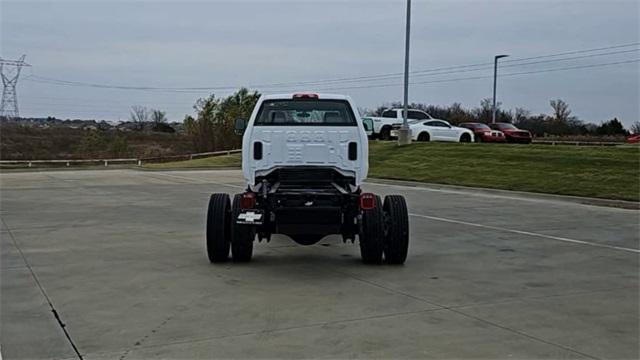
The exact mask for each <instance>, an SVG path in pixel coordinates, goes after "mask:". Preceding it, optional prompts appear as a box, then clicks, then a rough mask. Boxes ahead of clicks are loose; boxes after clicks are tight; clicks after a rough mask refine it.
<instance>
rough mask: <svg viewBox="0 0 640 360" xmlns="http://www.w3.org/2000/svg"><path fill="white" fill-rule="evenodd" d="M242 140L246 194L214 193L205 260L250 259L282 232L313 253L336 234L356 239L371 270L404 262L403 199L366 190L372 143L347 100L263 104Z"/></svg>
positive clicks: (306, 98) (293, 97)
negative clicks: (263, 242) (311, 247)
mask: <svg viewBox="0 0 640 360" xmlns="http://www.w3.org/2000/svg"><path fill="white" fill-rule="evenodd" d="M236 133H239V134H240V133H243V134H244V135H243V139H242V173H243V175H244V178H245V181H246V184H247V186H246V189H245V191H244V192H242V193H240V194H236V195H235V196H234V197H233V201H231V199H230V197H229V195H227V194H220V193H218V194H213V195H211V198H210V199H209V208H208V212H207V243H206V244H207V255H208V257H209V260H210V261H211V262H213V263H218V262H223V261H226V260H227V259H228V257H229V251H230V250H231V255H232V258H233V260H234V261H236V262H244V261H249V260H250V259H251V257H252V254H253V243H254V240H255V239H258V241H261V240H266V241H267V242H268V241H269V240H270V239H271V235H272V234H283V235H286V236H288V237H290V238H291V239H292V240H294V241H295V242H297V243H298V244H301V245H312V244H315V243H317V242H318V241H320V240H321V239H322V238H323V237H325V236H327V235H331V234H338V235H342V239H343V240H344V241H345V242H346V241H347V240H351V241H352V242H354V241H355V239H356V238H357V239H358V242H359V245H360V254H361V256H362V259H363V261H364V262H365V263H374V264H379V263H382V262H383V259H384V261H385V262H387V263H389V264H403V263H404V261H405V259H406V257H407V251H408V244H409V217H408V212H407V205H406V202H405V199H404V198H403V197H402V196H400V195H387V196H385V198H384V201H383V200H382V199H381V198H380V196H378V195H375V194H372V193H367V192H363V191H362V188H361V185H362V183H363V181H364V180H365V179H366V177H367V171H368V155H369V154H368V140H367V134H366V132H365V128H364V125H363V122H362V121H361V119H360V115H359V114H358V110H357V107H356V106H355V104H354V103H353V101H352V100H351V99H350V98H349V97H348V96H344V95H331V94H316V93H296V94H281V95H267V96H262V97H261V98H260V99H259V100H258V102H257V103H256V105H255V108H254V109H253V112H252V114H251V118H250V119H249V120H242V119H240V120H238V121H237V122H236Z"/></svg>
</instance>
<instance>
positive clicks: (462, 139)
mask: <svg viewBox="0 0 640 360" xmlns="http://www.w3.org/2000/svg"><path fill="white" fill-rule="evenodd" d="M460 142H463V143H468V142H471V135H469V134H467V133H464V134H462V135H460Z"/></svg>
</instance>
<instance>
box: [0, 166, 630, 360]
mask: <svg viewBox="0 0 640 360" xmlns="http://www.w3.org/2000/svg"><path fill="white" fill-rule="evenodd" d="M0 181H1V188H0V190H1V193H0V200H1V213H0V215H1V218H2V229H1V232H0V235H1V239H2V242H1V249H2V264H1V265H2V275H1V282H2V283H1V285H2V287H1V291H2V292H1V298H0V300H1V329H0V330H1V340H0V341H1V344H2V347H1V351H2V356H3V358H4V359H27V358H29V359H31V358H52V359H67V358H68V359H74V358H78V357H79V355H78V354H77V353H76V349H77V352H78V353H79V354H80V356H82V358H84V359H142V358H182V359H190V358H317V357H323V358H353V357H356V358H598V359H599V358H629V359H632V358H638V356H639V353H638V352H639V350H638V346H639V344H638V337H639V332H638V323H639V310H638V290H639V289H638V277H639V275H638V270H639V267H638V265H639V263H638V262H639V257H638V255H639V251H638V243H639V231H640V229H639V225H638V220H639V218H638V215H639V212H638V211H637V210H623V209H616V208H607V207H596V206H590V205H581V204H577V203H573V202H567V201H563V200H553V199H542V198H539V197H536V196H521V195H504V194H503V195H499V194H487V193H483V192H476V191H472V190H468V191H466V190H450V189H438V188H428V187H426V188H414V187H408V186H395V185H382V184H372V183H368V184H367V185H366V190H368V191H373V192H377V193H380V194H382V195H384V194H390V193H399V194H403V195H405V196H406V197H407V200H408V203H409V211H410V213H411V218H410V224H411V243H410V250H409V251H410V253H409V258H408V260H407V263H406V264H405V265H404V266H366V265H363V264H362V263H361V262H360V255H359V249H358V246H357V244H343V243H342V241H341V239H339V238H338V237H329V238H326V239H324V240H323V241H321V242H320V243H319V244H317V245H314V246H308V247H303V246H299V245H297V244H295V243H293V242H292V241H290V240H288V239H286V238H284V237H275V238H274V239H272V241H271V242H270V243H269V244H265V243H259V244H256V246H255V249H254V261H253V262H251V263H249V264H233V263H228V264H222V265H212V264H210V263H209V262H208V260H207V258H206V255H205V253H204V221H205V209H206V204H207V201H208V195H209V194H210V193H213V192H229V193H234V192H238V191H239V190H240V188H241V186H242V179H241V176H240V172H239V171H232V170H227V171H164V172H151V171H137V170H126V169H125V170H103V171H89V170H87V171H47V172H21V173H3V174H0ZM52 310H55V312H53V311H52ZM56 316H58V318H59V320H57V319H56ZM61 324H64V325H65V326H64V327H63V326H62V325H61Z"/></svg>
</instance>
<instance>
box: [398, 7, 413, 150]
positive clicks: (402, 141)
mask: <svg viewBox="0 0 640 360" xmlns="http://www.w3.org/2000/svg"><path fill="white" fill-rule="evenodd" d="M410 30H411V0H407V29H406V34H405V42H404V106H403V111H402V127H401V128H400V130H399V131H398V145H408V144H411V136H410V135H409V124H408V123H407V117H408V115H409V34H410Z"/></svg>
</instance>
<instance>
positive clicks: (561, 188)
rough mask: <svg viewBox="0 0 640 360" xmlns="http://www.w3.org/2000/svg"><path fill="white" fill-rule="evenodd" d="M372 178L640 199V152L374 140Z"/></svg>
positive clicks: (370, 151) (609, 149)
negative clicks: (400, 144) (401, 145)
mask: <svg viewBox="0 0 640 360" xmlns="http://www.w3.org/2000/svg"><path fill="white" fill-rule="evenodd" d="M370 144H371V145H370V148H369V176H370V177H378V178H387V179H402V180H414V181H421V182H430V183H439V184H451V185H464V186H476V187H487V188H496V189H507V190H519V191H532V192H541V193H551V194H563V195H576V196H588V197H599V198H608V199H622V200H633V201H638V200H639V198H640V195H639V193H640V148H639V147H637V146H633V147H632V146H629V147H624V146H621V147H596V146H550V145H510V144H445V143H415V144H413V145H411V146H407V147H398V146H396V144H394V143H382V142H372V143H370Z"/></svg>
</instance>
